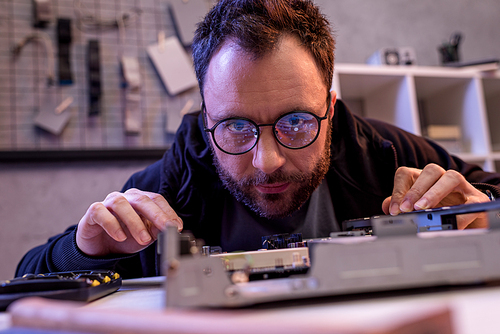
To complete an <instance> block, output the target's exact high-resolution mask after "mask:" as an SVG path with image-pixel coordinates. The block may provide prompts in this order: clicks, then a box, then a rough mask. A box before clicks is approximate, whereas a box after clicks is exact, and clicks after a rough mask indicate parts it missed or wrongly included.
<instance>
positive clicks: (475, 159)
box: [333, 64, 500, 171]
mask: <svg viewBox="0 0 500 334" xmlns="http://www.w3.org/2000/svg"><path fill="white" fill-rule="evenodd" d="M333 89H334V90H336V91H337V95H338V97H339V98H341V99H342V100H344V101H345V102H346V103H347V105H348V106H349V107H350V108H351V110H352V111H353V112H354V113H356V114H358V115H361V116H364V117H369V118H376V119H380V120H383V121H385V122H388V123H391V124H394V125H396V126H398V127H400V128H402V129H404V130H406V131H408V132H411V133H414V134H416V135H423V136H427V137H429V138H431V139H433V140H435V141H437V142H439V143H440V144H442V145H443V146H444V147H446V148H447V149H448V150H449V151H450V152H451V153H453V154H455V155H457V156H459V157H460V158H462V159H463V160H465V161H467V162H472V163H476V164H478V165H480V166H481V167H483V168H484V169H485V170H488V171H500V70H498V68H497V66H490V67H489V68H487V69H486V70H485V68H484V67H467V68H445V67H422V66H386V65H381V66H372V65H363V64H336V65H335V74H334V78H333Z"/></svg>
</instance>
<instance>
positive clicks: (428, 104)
mask: <svg viewBox="0 0 500 334" xmlns="http://www.w3.org/2000/svg"><path fill="white" fill-rule="evenodd" d="M414 80H415V91H416V98H417V101H418V109H419V110H418V112H419V117H420V121H421V124H422V134H424V135H426V129H427V126H429V125H444V126H455V127H458V129H459V130H460V133H461V142H460V143H459V144H460V145H459V146H460V147H461V149H459V150H457V151H456V152H452V153H472V154H488V153H489V152H490V143H489V138H488V132H489V131H488V126H487V123H486V117H485V115H484V100H483V97H482V92H481V90H482V87H481V82H480V81H479V79H477V78H475V77H472V76H471V77H435V76H418V75H416V76H415V77H414Z"/></svg>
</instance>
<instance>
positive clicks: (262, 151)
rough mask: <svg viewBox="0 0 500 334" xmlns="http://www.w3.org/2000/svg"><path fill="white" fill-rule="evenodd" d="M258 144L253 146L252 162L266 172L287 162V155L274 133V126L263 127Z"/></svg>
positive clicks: (268, 172)
mask: <svg viewBox="0 0 500 334" xmlns="http://www.w3.org/2000/svg"><path fill="white" fill-rule="evenodd" d="M261 131H262V132H261V134H260V136H259V141H258V142H257V145H256V146H255V147H254V148H253V150H252V151H253V161H252V164H253V166H254V167H255V168H257V169H260V170H261V171H262V172H264V173H266V174H271V173H272V172H274V171H276V170H277V169H279V168H281V167H282V166H283V165H284V164H285V161H286V159H285V156H284V155H283V154H282V152H281V147H280V146H279V144H278V142H277V141H276V139H275V138H274V136H273V134H272V131H273V130H272V128H267V129H262V130H261Z"/></svg>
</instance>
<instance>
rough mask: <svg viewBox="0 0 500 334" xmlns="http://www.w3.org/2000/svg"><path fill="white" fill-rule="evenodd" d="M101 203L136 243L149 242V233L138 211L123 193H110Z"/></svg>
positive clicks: (144, 243)
mask: <svg viewBox="0 0 500 334" xmlns="http://www.w3.org/2000/svg"><path fill="white" fill-rule="evenodd" d="M103 204H104V205H105V206H106V208H107V209H108V210H110V212H111V213H112V214H113V215H114V216H115V217H116V218H117V219H118V220H119V221H120V222H121V223H122V224H123V225H124V227H125V228H126V229H127V230H128V231H129V233H130V235H132V237H133V238H134V239H135V240H136V241H137V243H139V244H141V245H146V244H148V243H149V242H151V235H150V234H149V232H148V230H147V229H146V226H145V224H144V222H143V220H142V219H141V217H140V216H139V211H137V210H136V209H135V208H134V207H133V205H132V203H130V199H129V198H126V197H125V195H124V194H120V193H111V194H109V195H108V196H107V197H106V199H105V200H104V202H103Z"/></svg>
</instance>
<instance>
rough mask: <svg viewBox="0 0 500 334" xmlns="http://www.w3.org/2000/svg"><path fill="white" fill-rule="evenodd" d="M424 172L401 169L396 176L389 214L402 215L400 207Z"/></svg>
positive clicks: (407, 168) (406, 168)
mask: <svg viewBox="0 0 500 334" xmlns="http://www.w3.org/2000/svg"><path fill="white" fill-rule="evenodd" d="M421 172H422V171H421V170H420V169H416V168H409V167H400V168H398V170H397V171H396V173H395V175H394V188H393V189H392V196H391V202H390V206H389V213H390V214H391V215H397V214H400V213H401V210H400V206H401V203H402V202H403V199H404V196H405V195H406V193H407V192H408V190H410V188H411V186H412V185H413V183H414V182H415V180H416V179H417V178H418V176H419V175H420V173H421Z"/></svg>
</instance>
